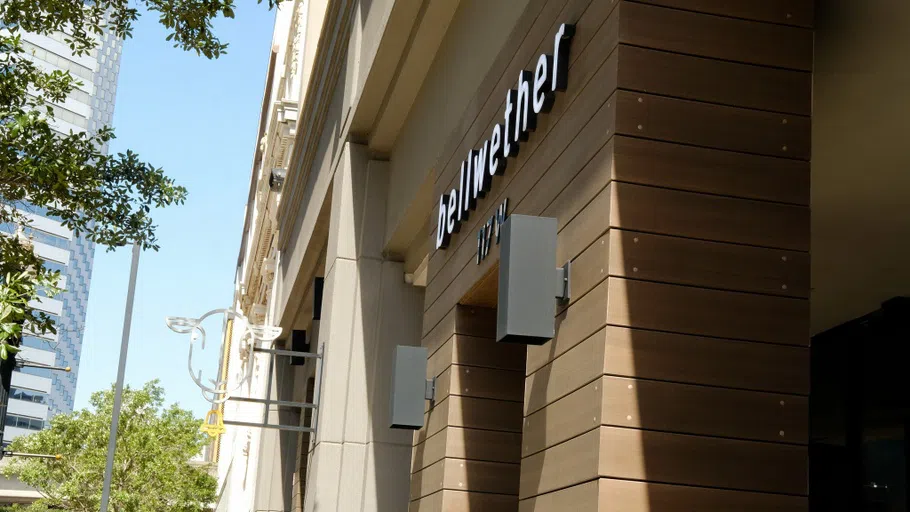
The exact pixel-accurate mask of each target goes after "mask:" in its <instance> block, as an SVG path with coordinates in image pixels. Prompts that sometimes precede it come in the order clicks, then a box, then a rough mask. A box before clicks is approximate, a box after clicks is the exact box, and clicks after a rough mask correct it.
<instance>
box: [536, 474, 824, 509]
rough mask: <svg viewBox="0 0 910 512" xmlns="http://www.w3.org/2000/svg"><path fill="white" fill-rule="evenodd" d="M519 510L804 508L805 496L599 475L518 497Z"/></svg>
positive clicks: (806, 507)
mask: <svg viewBox="0 0 910 512" xmlns="http://www.w3.org/2000/svg"><path fill="white" fill-rule="evenodd" d="M518 510H519V511H520V512H565V511H567V510H569V511H570V510H578V511H588V510H597V511H599V512H680V511H690V510H697V511H711V512H721V511H723V512H734V511H735V512H768V511H769V510H774V511H775V512H808V510H809V504H808V499H807V498H805V497H802V496H784V495H780V494H767V493H756V492H746V491H730V490H725V489H710V488H704V487H690V486H684V485H667V484H657V483H650V482H636V481H631V480H616V479H613V478H600V479H598V480H592V481H590V482H586V483H584V484H581V485H576V486H573V487H569V488H566V489H560V490H558V491H554V492H551V493H547V494H541V495H540V496H535V497H533V498H528V499H526V500H522V501H521V502H520V504H519V508H518Z"/></svg>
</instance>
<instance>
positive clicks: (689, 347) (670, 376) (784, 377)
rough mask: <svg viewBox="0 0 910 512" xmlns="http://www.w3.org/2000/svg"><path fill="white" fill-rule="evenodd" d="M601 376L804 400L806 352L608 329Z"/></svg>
mask: <svg viewBox="0 0 910 512" xmlns="http://www.w3.org/2000/svg"><path fill="white" fill-rule="evenodd" d="M594 336H595V337H598V338H601V339H603V340H604V343H605V344H606V349H605V350H604V354H605V355H604V373H605V374H608V375H619V376H626V377H639V378H642V379H654V380H663V381H670V382H682V383H689V384H703V385H706V386H719V387H726V388H735V389H751V390H755V391H769V392H776V393H788V394H796V395H803V396H808V394H809V371H808V369H809V349H808V347H796V346H786V345H772V344H769V343H751V342H746V341H734V340H730V339H723V338H706V337H700V336H690V335H684V334H675V333H668V332H659V331H650V330H641V329H629V328H626V327H617V326H610V327H607V328H606V329H604V330H602V331H600V332H598V333H597V334H595V335H594Z"/></svg>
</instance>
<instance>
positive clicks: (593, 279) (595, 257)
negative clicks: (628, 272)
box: [556, 231, 610, 314]
mask: <svg viewBox="0 0 910 512" xmlns="http://www.w3.org/2000/svg"><path fill="white" fill-rule="evenodd" d="M609 240H610V232H609V231H607V234H605V235H604V236H602V237H600V238H598V239H597V240H595V241H594V243H592V244H591V245H589V246H588V248H587V249H585V250H584V251H582V253H581V254H579V255H578V256H576V257H574V258H573V259H572V271H571V272H572V292H571V297H569V302H568V303H567V304H563V303H560V304H557V306H556V312H557V314H559V313H562V312H563V311H565V310H566V308H568V307H571V306H572V304H575V303H576V302H578V300H579V299H581V298H582V297H584V296H585V295H586V294H587V293H588V292H589V291H591V290H592V289H593V288H594V287H595V286H597V285H599V284H600V283H601V282H603V280H604V279H606V278H607V275H608V274H609V263H610V244H609V243H608V242H609Z"/></svg>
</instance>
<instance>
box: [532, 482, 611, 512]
mask: <svg viewBox="0 0 910 512" xmlns="http://www.w3.org/2000/svg"><path fill="white" fill-rule="evenodd" d="M599 501H600V486H599V481H598V480H592V481H590V482H586V483H583V484H581V485H575V486H572V487H568V488H566V489H560V490H558V491H555V492H551V493H547V494H541V495H540V496H534V497H533V498H528V499H525V500H522V501H521V502H519V505H518V510H519V511H520V512H565V511H579V512H581V511H588V510H598V511H600V510H603V509H602V508H600V507H599Z"/></svg>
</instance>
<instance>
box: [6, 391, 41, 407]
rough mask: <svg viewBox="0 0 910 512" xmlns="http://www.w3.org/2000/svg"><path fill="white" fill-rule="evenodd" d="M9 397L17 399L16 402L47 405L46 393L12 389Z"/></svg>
mask: <svg viewBox="0 0 910 512" xmlns="http://www.w3.org/2000/svg"><path fill="white" fill-rule="evenodd" d="M9 396H10V398H15V399H16V400H22V401H24V402H32V403H36V404H43V403H45V399H46V396H45V394H44V393H41V392H38V391H31V390H28V389H19V388H10V395H9Z"/></svg>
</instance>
